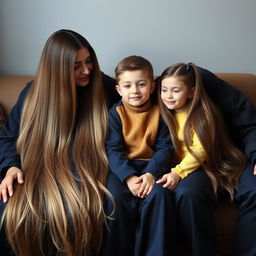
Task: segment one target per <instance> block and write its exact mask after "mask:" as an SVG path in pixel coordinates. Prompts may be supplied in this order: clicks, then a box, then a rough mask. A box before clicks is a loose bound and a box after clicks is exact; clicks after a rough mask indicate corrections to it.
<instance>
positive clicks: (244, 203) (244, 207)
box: [234, 164, 256, 256]
mask: <svg viewBox="0 0 256 256" xmlns="http://www.w3.org/2000/svg"><path fill="white" fill-rule="evenodd" d="M235 201H236V203H237V204H238V206H239V208H240V212H239V218H238V223H237V230H236V243H235V245H236V246H235V250H234V253H235V255H246V256H252V255H256V242H255V237H256V176H255V175H253V166H252V165H251V164H248V165H247V166H246V168H245V169H244V170H243V173H242V175H241V177H240V182H239V185H238V188H237V193H236V196H235Z"/></svg>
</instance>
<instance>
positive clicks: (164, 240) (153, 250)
mask: <svg viewBox="0 0 256 256" xmlns="http://www.w3.org/2000/svg"><path fill="white" fill-rule="evenodd" d="M107 188H108V189H109V191H110V192H111V193H112V195H113V197H114V199H115V206H116V209H115V211H114V214H113V216H112V219H109V220H108V221H107V228H106V229H105V233H104V237H103V244H102V250H101V255H102V256H109V255H111V256H120V255H122V256H161V255H166V256H169V255H173V254H172V250H173V244H172V242H173V234H174V224H175V212H174V211H175V209H174V199H173V192H171V191H169V190H168V189H164V188H163V187H162V184H155V185H154V188H153V190H152V191H151V193H150V194H149V195H148V196H147V197H146V198H144V199H141V198H137V197H135V196H133V195H132V193H131V192H130V190H129V189H128V187H127V185H126V184H125V183H122V182H121V181H120V180H119V179H118V178H117V177H116V176H115V175H114V174H112V173H110V174H109V176H108V181H107ZM106 207H107V212H108V213H110V212H111V210H112V208H113V204H112V202H111V200H110V199H108V198H107V199H106Z"/></svg>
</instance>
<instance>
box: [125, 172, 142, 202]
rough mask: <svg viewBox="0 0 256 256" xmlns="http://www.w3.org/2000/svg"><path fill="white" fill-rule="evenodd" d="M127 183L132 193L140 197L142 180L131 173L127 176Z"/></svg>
mask: <svg viewBox="0 0 256 256" xmlns="http://www.w3.org/2000/svg"><path fill="white" fill-rule="evenodd" d="M125 181H126V184H127V186H128V188H129V189H130V191H131V193H132V194H133V195H134V196H136V197H138V192H139V189H140V186H141V184H140V182H138V181H139V177H138V176H136V175H131V176H129V177H128V178H126V180H125Z"/></svg>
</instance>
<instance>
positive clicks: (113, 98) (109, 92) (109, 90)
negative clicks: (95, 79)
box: [102, 73, 121, 108]
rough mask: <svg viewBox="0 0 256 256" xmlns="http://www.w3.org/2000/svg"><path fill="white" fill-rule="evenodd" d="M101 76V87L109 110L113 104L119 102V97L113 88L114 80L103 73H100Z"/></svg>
mask: <svg viewBox="0 0 256 256" xmlns="http://www.w3.org/2000/svg"><path fill="white" fill-rule="evenodd" d="M102 75H103V85H104V88H105V93H106V100H107V105H108V108H111V107H112V106H113V104H114V103H117V102H118V101H120V100H121V97H120V95H119V94H118V92H117V90H116V88H115V86H116V80H115V79H113V78H112V77H110V76H108V75H105V74H104V73H102Z"/></svg>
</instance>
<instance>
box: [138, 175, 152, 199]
mask: <svg viewBox="0 0 256 256" xmlns="http://www.w3.org/2000/svg"><path fill="white" fill-rule="evenodd" d="M137 183H140V184H141V185H140V189H139V192H138V197H140V198H144V197H146V196H148V195H149V193H150V192H151V190H152V188H153V186H154V184H155V177H154V176H153V175H152V174H151V173H149V172H147V173H145V174H143V175H141V176H140V177H139V180H138V182H137Z"/></svg>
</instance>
